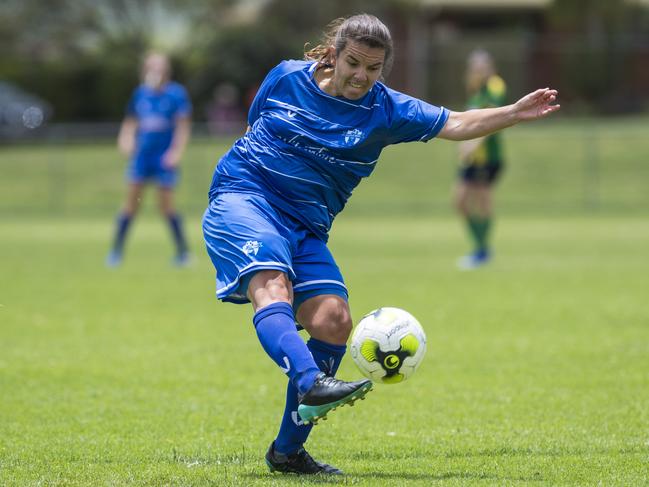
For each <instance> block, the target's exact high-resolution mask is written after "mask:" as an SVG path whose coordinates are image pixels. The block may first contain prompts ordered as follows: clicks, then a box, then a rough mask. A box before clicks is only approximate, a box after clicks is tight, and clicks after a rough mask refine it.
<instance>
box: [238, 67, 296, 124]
mask: <svg viewBox="0 0 649 487" xmlns="http://www.w3.org/2000/svg"><path fill="white" fill-rule="evenodd" d="M288 64H289V63H288V62H287V61H282V62H281V63H280V64H278V65H277V66H275V67H274V68H273V69H271V70H270V72H269V73H268V74H267V75H266V78H265V79H264V81H263V82H262V83H261V86H260V87H259V89H258V90H257V94H256V95H255V98H254V100H253V101H252V105H250V110H248V125H249V126H251V127H252V126H253V124H254V123H255V121H256V120H257V119H258V118H259V115H260V114H261V110H262V109H263V107H264V103H265V102H266V99H267V98H268V95H270V92H271V91H272V89H273V87H274V86H275V85H276V84H277V81H278V80H279V79H280V78H281V77H282V76H283V75H284V74H285V73H286V71H287V69H286V68H287V66H288Z"/></svg>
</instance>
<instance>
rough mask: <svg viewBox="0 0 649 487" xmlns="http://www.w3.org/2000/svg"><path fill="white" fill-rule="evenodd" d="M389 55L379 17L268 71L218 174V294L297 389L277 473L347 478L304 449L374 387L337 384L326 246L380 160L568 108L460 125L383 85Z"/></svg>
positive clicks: (551, 96)
mask: <svg viewBox="0 0 649 487" xmlns="http://www.w3.org/2000/svg"><path fill="white" fill-rule="evenodd" d="M392 55H393V46H392V38H391V35H390V32H389V30H388V28H387V27H386V26H385V25H384V24H383V23H382V22H381V21H380V20H379V19H377V18H376V17H374V16H371V15H356V16H353V17H350V18H347V19H338V20H337V21H334V22H333V23H331V24H330V26H329V28H328V31H327V32H326V33H325V36H324V38H323V40H322V42H321V44H320V45H318V46H316V47H314V48H313V49H311V50H309V51H308V52H306V53H305V59H306V60H305V61H284V62H282V63H280V64H279V65H278V66H276V67H275V68H274V69H272V70H271V71H270V73H269V74H268V75H267V77H266V79H265V80H264V82H263V83H262V85H261V86H260V88H259V91H258V93H257V96H256V97H255V99H254V101H253V104H252V106H251V108H250V111H249V114H248V124H249V130H248V131H247V132H246V134H245V135H244V136H243V137H241V138H240V139H239V140H237V141H236V142H235V143H234V145H233V147H232V148H231V149H230V150H229V151H228V152H227V153H226V154H225V155H224V156H223V157H222V158H221V160H220V161H219V163H218V165H217V166H216V169H215V172H214V177H213V179H212V185H211V188H210V190H209V200H210V202H209V206H208V208H207V210H206V211H205V215H204V217H203V232H204V236H205V243H206V246H207V251H208V253H209V255H210V258H211V259H212V262H213V264H214V266H215V268H216V269H217V272H216V281H217V290H216V295H217V297H218V298H219V299H221V300H223V301H230V302H234V303H247V302H251V303H252V306H253V309H254V312H255V314H254V317H253V323H254V326H255V330H256V332H257V337H258V338H259V341H260V342H261V345H262V347H263V348H264V350H265V351H266V353H267V354H268V355H269V356H270V357H271V359H272V360H273V361H274V362H275V363H276V364H277V365H278V366H279V368H280V369H281V370H282V372H284V373H285V374H286V375H287V376H288V378H289V385H288V389H287V394H286V405H285V410H284V415H283V418H282V421H281V425H280V429H279V433H278V435H277V437H276V439H275V440H274V441H273V442H272V443H271V445H270V447H269V448H268V451H267V453H266V463H267V464H268V466H269V468H270V469H271V471H280V472H293V473H298V474H319V473H324V474H340V473H341V472H340V470H338V469H337V468H335V467H332V466H331V465H327V464H324V463H320V462H316V461H315V460H313V458H312V457H311V456H310V455H309V454H308V453H307V452H306V450H305V449H304V446H303V445H304V443H305V441H306V439H307V437H308V435H309V432H310V430H311V425H310V424H309V423H314V422H316V421H317V420H319V419H321V418H323V417H325V416H326V414H327V413H328V412H329V411H330V410H332V409H334V408H336V407H338V406H341V405H344V404H348V403H353V401H354V400H356V399H358V398H362V397H363V396H364V395H365V394H366V393H367V392H368V391H369V389H370V387H371V384H370V383H369V381H367V380H361V381H357V382H344V381H340V380H338V379H335V378H334V375H335V373H336V370H337V369H338V366H339V365H340V362H341V360H342V358H343V356H344V354H345V351H346V343H347V339H348V337H349V334H350V332H351V330H352V319H351V312H350V309H349V304H348V290H347V287H346V286H345V283H344V279H343V276H342V274H341V272H340V269H339V268H338V266H337V265H336V262H335V260H334V258H333V256H332V254H331V253H330V251H329V249H328V248H327V239H328V232H329V230H330V228H331V225H332V223H333V220H334V218H335V216H336V215H337V214H338V213H339V212H340V211H341V210H342V209H343V208H344V206H345V204H346V202H347V200H348V198H349V197H350V196H351V193H352V191H353V189H354V188H355V187H356V186H357V185H358V184H359V183H360V181H361V180H362V179H363V178H364V177H367V176H369V175H370V174H371V173H372V171H373V170H374V167H375V166H376V163H377V162H378V159H379V156H380V154H381V151H382V150H383V148H384V147H386V146H388V145H390V144H397V143H400V142H411V141H424V142H425V141H428V140H430V139H432V138H433V137H435V136H439V137H442V138H445V139H450V140H465V139H474V138H476V137H482V136H484V135H487V134H489V133H492V132H495V131H496V130H500V129H502V128H505V127H508V126H510V125H514V124H515V123H518V122H521V121H524V120H535V119H537V118H540V117H544V116H546V115H549V114H550V113H552V112H554V111H556V110H557V109H558V108H559V107H558V105H552V103H553V102H554V100H555V98H556V95H557V92H556V91H554V90H550V89H547V88H546V89H541V90H537V91H535V92H534V93H530V94H529V95H527V96H525V97H524V98H522V99H521V100H519V101H518V102H516V103H515V104H513V105H510V106H507V107H502V108H495V109H485V110H471V111H467V112H452V111H450V110H447V109H446V108H441V107H437V106H434V105H430V104H428V103H426V102H424V101H421V100H418V99H416V98H413V97H410V96H408V95H405V94H402V93H399V92H397V91H394V90H392V89H390V88H388V87H387V86H386V85H385V84H383V83H382V82H381V81H380V79H382V77H383V75H384V74H386V73H387V72H388V70H389V67H390V65H391V63H392ZM296 319H297V322H298V323H299V324H300V325H301V326H302V327H304V329H305V330H306V331H307V333H308V334H309V335H310V338H309V340H308V342H307V343H304V341H303V340H302V338H301V337H300V335H299V334H298V332H297V330H296V326H295V324H296Z"/></svg>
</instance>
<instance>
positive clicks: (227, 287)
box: [216, 261, 295, 296]
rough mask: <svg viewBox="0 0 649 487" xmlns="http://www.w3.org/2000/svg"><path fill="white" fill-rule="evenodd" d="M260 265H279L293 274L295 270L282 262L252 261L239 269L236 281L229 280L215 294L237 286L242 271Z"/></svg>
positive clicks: (239, 282)
mask: <svg viewBox="0 0 649 487" xmlns="http://www.w3.org/2000/svg"><path fill="white" fill-rule="evenodd" d="M261 266H264V268H266V269H268V267H265V266H275V267H272V268H273V269H274V268H277V267H279V268H280V269H286V270H289V271H291V272H290V273H291V274H293V275H295V271H293V269H292V268H291V267H289V266H287V265H286V264H283V263H282V262H273V261H270V262H252V263H250V264H248V265H247V266H246V267H244V268H243V269H241V270H240V271H239V275H238V276H237V280H236V281H234V282H231V283H230V284H228V285H227V286H225V287H222V288H221V289H217V290H216V294H217V296H218V295H219V294H223V293H227V292H228V291H229V290H230V289H232V288H233V287H234V286H235V285H236V286H238V285H239V284H241V277H242V276H241V275H242V274H243V273H244V272H246V271H248V270H250V269H254V268H256V267H261Z"/></svg>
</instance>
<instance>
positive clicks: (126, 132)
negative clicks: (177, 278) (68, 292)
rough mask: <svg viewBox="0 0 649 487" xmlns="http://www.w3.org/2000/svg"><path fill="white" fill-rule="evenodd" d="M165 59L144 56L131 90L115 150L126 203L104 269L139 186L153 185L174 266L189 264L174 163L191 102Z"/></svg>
mask: <svg viewBox="0 0 649 487" xmlns="http://www.w3.org/2000/svg"><path fill="white" fill-rule="evenodd" d="M170 77H171V64H170V62H169V58H168V57H167V56H165V55H163V54H160V53H156V52H153V53H149V54H148V55H147V56H146V57H145V59H144V62H143V63H142V71H141V81H142V83H141V84H140V85H139V86H138V87H137V88H136V89H135V91H134V92H133V95H132V96H131V99H130V101H129V103H128V106H127V109H126V116H125V118H124V121H123V122H122V126H121V128H120V131H119V135H118V138H117V145H118V147H119V149H120V151H121V152H122V153H123V154H124V155H126V156H127V157H128V158H129V160H130V162H129V166H128V169H127V178H128V187H127V192H126V201H125V203H124V206H123V209H122V211H121V212H120V214H119V216H118V217H117V225H116V229H115V237H114V240H113V247H112V249H111V252H110V254H109V255H108V258H107V261H106V263H107V265H109V266H111V267H114V266H117V265H119V264H120V263H121V261H122V258H123V255H124V241H125V239H126V235H127V232H128V229H129V226H130V224H131V223H132V221H133V218H134V217H135V214H136V213H137V210H138V208H139V206H140V201H141V199H142V193H143V190H144V185H145V184H146V182H147V181H149V180H154V181H155V182H156V184H157V186H158V198H159V200H158V203H159V208H160V212H161V213H162V215H163V216H164V217H165V218H166V219H167V221H168V223H169V227H170V229H171V233H172V236H173V239H174V242H175V245H176V254H175V257H174V263H175V264H176V265H181V266H182V265H185V264H187V263H188V260H189V253H188V248H187V241H186V239H185V235H184V232H183V226H182V219H181V217H180V215H179V214H178V212H177V211H176V208H175V205H174V188H175V187H176V183H177V181H178V173H179V164H180V160H181V157H182V155H183V152H184V150H185V146H186V145H187V142H188V140H189V137H190V132H191V111H192V107H191V102H190V100H189V97H188V95H187V92H186V91H185V88H184V87H183V86H182V85H180V84H179V83H176V82H174V81H171V79H170Z"/></svg>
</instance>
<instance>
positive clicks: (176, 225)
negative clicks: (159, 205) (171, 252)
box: [167, 213, 187, 257]
mask: <svg viewBox="0 0 649 487" xmlns="http://www.w3.org/2000/svg"><path fill="white" fill-rule="evenodd" d="M167 220H168V221H169V227H170V228H171V234H172V235H173V238H174V242H175V243H176V251H177V256H178V257H183V256H186V255H187V240H186V239H185V233H184V232H183V224H182V223H183V221H182V218H181V217H180V215H178V214H176V213H173V214H171V215H168V216H167Z"/></svg>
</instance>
